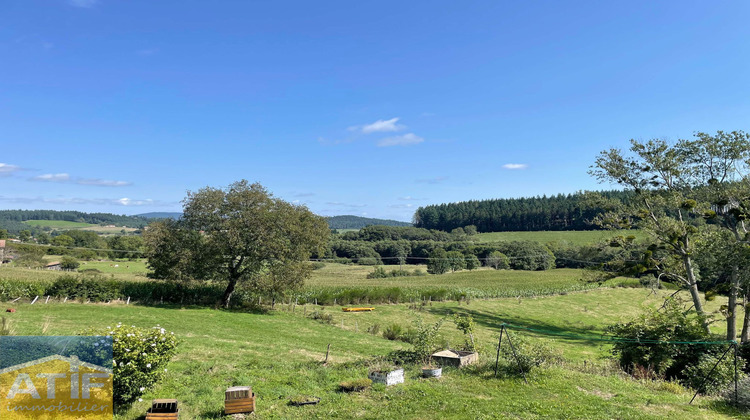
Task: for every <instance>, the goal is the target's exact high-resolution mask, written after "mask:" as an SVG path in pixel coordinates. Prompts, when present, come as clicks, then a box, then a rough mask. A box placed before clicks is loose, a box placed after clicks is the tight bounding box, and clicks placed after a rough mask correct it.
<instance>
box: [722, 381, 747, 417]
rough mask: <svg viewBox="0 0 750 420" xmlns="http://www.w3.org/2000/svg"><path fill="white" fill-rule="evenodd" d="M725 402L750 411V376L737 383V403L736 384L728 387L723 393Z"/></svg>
mask: <svg viewBox="0 0 750 420" xmlns="http://www.w3.org/2000/svg"><path fill="white" fill-rule="evenodd" d="M722 396H723V397H724V400H725V401H727V402H728V403H730V404H735V403H736V405H737V407H739V408H744V409H745V410H749V409H750V376H745V377H743V378H740V380H739V382H738V383H737V400H736V401H735V394H734V384H732V385H731V386H729V387H727V388H726V389H725V391H724V392H723V393H722Z"/></svg>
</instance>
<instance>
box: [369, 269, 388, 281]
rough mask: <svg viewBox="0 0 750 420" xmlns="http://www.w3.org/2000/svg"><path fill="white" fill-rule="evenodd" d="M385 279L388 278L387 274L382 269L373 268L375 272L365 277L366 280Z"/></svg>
mask: <svg viewBox="0 0 750 420" xmlns="http://www.w3.org/2000/svg"><path fill="white" fill-rule="evenodd" d="M387 277H389V276H388V272H386V271H385V268H383V267H375V270H374V271H373V272H372V273H370V274H368V275H367V278H368V279H384V278H387Z"/></svg>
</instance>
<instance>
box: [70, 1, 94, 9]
mask: <svg viewBox="0 0 750 420" xmlns="http://www.w3.org/2000/svg"><path fill="white" fill-rule="evenodd" d="M68 3H69V4H70V5H71V6H75V7H83V8H86V9H87V8H90V7H94V6H96V4H97V3H99V0H68Z"/></svg>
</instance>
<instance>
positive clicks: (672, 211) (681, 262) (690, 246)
mask: <svg viewBox="0 0 750 420" xmlns="http://www.w3.org/2000/svg"><path fill="white" fill-rule="evenodd" d="M630 143H631V147H630V153H628V154H625V153H623V152H622V151H621V150H619V149H610V150H605V151H602V152H601V153H600V154H599V156H598V157H597V159H596V162H595V164H594V166H593V167H592V169H591V171H590V173H591V174H592V175H593V176H595V177H596V178H597V179H598V180H599V181H600V182H611V183H615V184H619V185H620V186H622V187H624V188H625V189H627V190H630V191H633V192H634V193H635V197H633V199H632V200H631V201H630V202H629V203H628V205H624V206H622V207H620V208H617V209H615V211H612V212H607V213H605V214H604V215H602V216H600V217H599V222H600V223H601V224H603V225H605V226H608V227H615V228H624V227H631V223H635V224H636V225H637V226H638V227H640V228H641V229H643V230H644V231H646V232H648V233H649V234H650V235H651V238H652V239H653V240H654V241H655V242H656V244H658V245H660V246H663V247H665V248H666V249H667V250H668V251H669V256H670V257H671V258H667V259H665V260H664V261H663V262H662V265H661V267H660V271H661V273H660V274H662V275H666V276H668V278H670V279H671V280H673V281H675V282H677V283H679V284H681V285H682V286H683V287H685V288H686V289H687V290H688V291H689V292H690V296H691V298H692V300H693V306H694V307H695V310H696V312H697V313H698V315H700V316H701V317H702V318H703V319H704V324H703V325H704V328H705V329H706V330H708V321H707V320H706V314H705V311H704V309H703V303H702V301H701V297H700V294H699V291H698V280H699V278H698V275H697V270H696V267H695V264H694V260H693V253H694V250H695V239H696V237H697V236H698V228H697V227H696V226H694V224H693V223H692V221H693V218H692V217H691V215H694V214H695V213H696V206H697V204H698V203H697V202H696V201H695V200H692V199H690V198H689V191H690V187H691V184H692V181H693V179H692V175H693V173H694V172H693V171H692V168H691V160H690V159H689V156H688V155H686V154H685V153H682V151H681V150H680V149H679V148H677V147H673V146H672V145H670V144H668V143H667V142H666V141H665V140H662V139H654V140H649V141H647V142H641V141H637V140H631V141H630Z"/></svg>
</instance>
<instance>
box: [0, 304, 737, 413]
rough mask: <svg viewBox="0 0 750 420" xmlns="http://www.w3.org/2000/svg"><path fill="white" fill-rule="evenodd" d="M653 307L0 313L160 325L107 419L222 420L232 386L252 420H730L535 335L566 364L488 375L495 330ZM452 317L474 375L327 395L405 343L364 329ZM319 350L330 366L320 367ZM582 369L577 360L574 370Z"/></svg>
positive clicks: (455, 337) (56, 328)
mask: <svg viewBox="0 0 750 420" xmlns="http://www.w3.org/2000/svg"><path fill="white" fill-rule="evenodd" d="M658 302H659V297H655V296H653V295H649V292H648V291H647V290H643V289H603V290H596V291H590V292H586V293H573V294H568V295H564V296H551V297H545V298H536V299H524V300H521V301H520V302H519V301H518V300H517V299H500V300H492V301H473V302H471V303H470V304H469V305H468V306H467V305H465V304H461V305H458V304H457V303H456V302H450V303H449V302H445V303H434V304H433V305H428V306H426V307H424V308H423V309H422V310H421V311H419V312H415V311H413V310H411V309H409V307H408V306H409V305H378V306H377V307H376V309H375V311H374V312H372V313H343V312H340V311H338V308H333V309H327V311H332V312H333V314H334V319H333V322H332V324H330V325H329V324H324V323H321V322H318V321H314V320H311V319H309V318H308V317H305V316H304V315H305V314H306V313H307V314H309V313H310V312H311V311H312V310H313V307H312V305H309V306H308V307H297V308H296V311H295V312H294V313H292V312H288V311H274V312H271V313H268V314H254V313H242V312H233V311H221V310H213V309H201V308H180V307H166V306H164V307H160V306H153V307H146V306H136V305H129V306H126V305H122V304H111V305H105V304H88V305H84V304H78V303H72V304H71V303H66V304H61V303H54V304H53V303H50V304H47V305H45V304H36V305H33V306H31V305H29V304H28V303H26V304H20V305H18V304H14V307H16V308H17V312H16V313H13V314H7V317H8V318H10V319H11V322H12V325H13V327H14V328H15V330H16V331H15V333H16V334H28V335H38V334H46V335H63V334H75V333H77V332H79V331H81V330H83V329H86V328H89V327H106V326H108V325H115V324H117V323H118V322H122V323H124V324H127V325H137V326H142V327H152V326H155V325H157V324H159V325H161V326H163V327H164V328H166V329H168V330H170V331H174V332H175V334H176V335H177V336H178V337H179V338H180V340H181V344H180V346H179V348H178V350H179V351H178V354H177V356H176V357H175V359H174V360H173V361H172V362H171V363H170V365H169V370H168V373H167V375H166V377H165V379H164V380H162V381H161V382H160V383H159V384H157V385H156V386H155V387H154V388H153V389H149V390H146V393H145V395H144V396H143V401H142V402H136V403H134V404H133V406H132V407H130V408H129V409H126V410H124V411H122V412H120V413H118V415H117V416H116V418H118V419H122V420H131V419H142V418H143V415H144V413H145V411H146V409H147V408H148V406H149V401H150V400H151V399H153V398H177V399H178V400H179V402H180V411H181V418H189V419H216V418H224V417H223V413H222V408H223V391H224V390H225V389H226V388H227V387H229V386H233V385H250V386H252V387H253V391H254V392H255V393H256V395H257V402H256V405H257V412H256V414H255V415H254V416H253V417H255V418H259V419H303V418H304V419H309V418H313V419H323V418H326V419H327V418H342V419H344V418H346V419H350V418H368V419H374V418H399V419H401V418H404V419H428V418H435V416H436V415H437V413H439V417H440V418H449V419H475V418H476V419H481V418H486V419H494V418H521V419H541V418H556V419H569V418H592V419H594V418H595V419H599V418H607V419H609V418H618V419H620V418H621V419H625V418H627V419H663V418H666V419H685V418H691V419H692V418H702V419H728V418H739V416H740V414H739V413H737V412H735V411H733V410H732V409H731V408H729V407H727V406H726V405H724V404H723V403H721V402H719V401H718V400H716V399H715V398H708V397H699V398H698V399H697V400H696V402H695V403H694V404H693V405H688V401H689V400H690V397H691V396H692V394H691V393H690V392H689V391H687V390H684V389H682V388H681V387H679V386H673V385H667V384H665V383H663V382H658V381H657V382H651V381H640V380H635V379H631V378H629V377H627V376H624V375H622V374H620V373H618V372H617V371H616V370H612V369H608V368H607V366H608V365H609V362H608V361H607V360H606V359H602V356H604V355H606V354H607V348H606V346H601V344H600V343H590V342H586V341H584V340H568V339H556V340H551V339H548V338H544V341H545V342H547V343H548V344H549V345H551V346H554V347H556V348H559V349H561V350H562V351H563V352H564V354H565V357H566V358H567V359H568V360H567V361H566V362H564V363H562V364H560V365H556V366H553V367H548V368H541V369H537V370H536V371H534V372H532V373H531V374H530V375H529V384H528V385H527V384H525V383H524V382H523V380H521V379H519V378H517V377H512V376H511V377H505V376H504V377H500V378H493V377H492V374H491V366H492V363H493V357H494V354H493V353H494V348H493V346H494V343H495V342H496V337H497V331H498V328H499V324H500V323H501V322H503V321H505V322H512V323H514V324H522V325H526V326H534V327H544V328H545V329H560V330H566V331H567V330H573V331H582V332H585V333H587V334H590V333H596V332H600V331H601V330H602V328H603V327H604V326H605V325H606V324H608V323H610V322H614V321H616V320H618V319H626V318H628V317H632V316H633V315H634V314H636V313H637V312H638V311H639V310H640V309H641V308H642V307H647V306H653V305H655V304H656V303H658ZM721 303H722V302H721V299H717V301H713V302H709V305H708V306H709V309H710V310H716V309H718V305H720V304H721ZM454 312H464V313H472V314H473V316H474V317H475V319H476V320H477V324H478V332H477V341H478V343H479V348H480V351H481V354H482V360H481V361H480V362H481V364H480V366H479V367H477V368H472V369H464V370H460V371H459V370H455V369H451V368H446V369H445V370H444V376H443V378H441V379H438V380H434V379H430V380H428V379H422V378H419V371H418V369H419V367H418V366H408V367H407V369H406V383H404V384H401V385H396V386H393V387H388V388H385V387H382V386H375V387H373V388H372V389H370V390H367V391H364V392H361V393H354V394H346V393H341V392H339V391H338V390H337V388H338V386H337V384H338V383H339V382H340V381H344V380H351V379H357V378H362V377H365V376H366V374H367V372H368V370H369V366H370V365H371V363H372V361H373V360H374V358H375V357H376V356H382V355H385V354H387V353H388V352H390V351H393V350H397V349H404V348H408V344H405V343H402V342H398V341H388V340H385V339H383V338H382V337H380V336H375V335H372V334H368V333H367V332H365V330H366V328H367V326H369V325H372V324H373V323H379V324H381V325H383V326H385V325H386V324H388V323H392V322H396V323H400V324H403V325H408V323H409V322H411V320H412V319H414V317H416V316H422V317H424V318H425V319H426V320H428V321H433V320H436V319H438V318H439V317H444V316H446V315H448V314H450V313H454ZM717 328H720V326H718V325H717ZM441 335H442V337H443V338H444V339H445V340H447V341H448V342H450V343H457V342H458V341H459V340H461V336H460V334H459V333H458V331H457V330H456V328H455V327H454V326H453V325H452V323H450V322H446V323H445V324H444V326H443V328H442V329H441ZM537 339H539V338H537ZM329 343H330V344H331V359H330V362H329V364H328V365H327V366H323V365H322V364H321V361H322V360H323V358H324V357H325V351H326V346H327V345H328V344H329ZM505 349H506V350H507V347H505ZM583 360H586V361H587V362H588V363H587V367H586V368H584V367H583V364H582V361H583ZM298 394H304V395H315V396H318V397H320V398H321V403H320V404H318V405H316V406H306V407H292V406H290V405H288V404H287V401H288V399H289V398H290V397H292V396H294V395H298ZM226 418H231V417H226Z"/></svg>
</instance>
